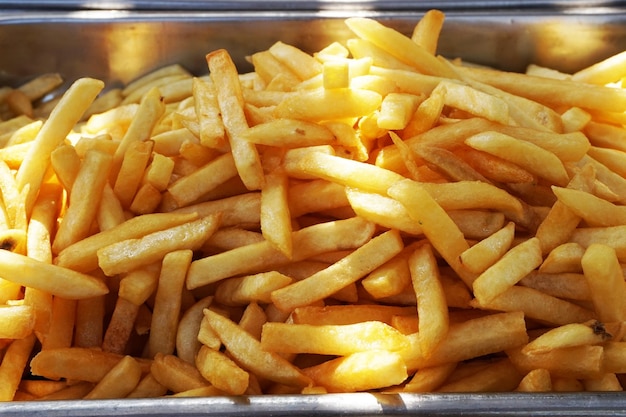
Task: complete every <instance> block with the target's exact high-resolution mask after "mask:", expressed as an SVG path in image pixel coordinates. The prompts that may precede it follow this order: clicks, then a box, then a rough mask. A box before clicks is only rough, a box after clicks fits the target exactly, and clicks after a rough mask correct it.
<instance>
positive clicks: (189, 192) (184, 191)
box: [167, 153, 237, 207]
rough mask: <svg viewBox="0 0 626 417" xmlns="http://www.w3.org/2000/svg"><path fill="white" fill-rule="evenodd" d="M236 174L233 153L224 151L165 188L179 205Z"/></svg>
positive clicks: (193, 199) (185, 203)
mask: <svg viewBox="0 0 626 417" xmlns="http://www.w3.org/2000/svg"><path fill="white" fill-rule="evenodd" d="M235 175H237V168H236V161H235V160H234V159H233V155H231V154H229V153H226V154H223V155H222V156H219V157H217V158H215V159H214V160H212V161H211V162H209V163H207V164H206V165H204V166H202V167H201V168H199V169H198V170H196V171H194V172H192V173H191V174H189V175H186V176H184V177H181V178H179V179H178V180H176V181H175V182H174V183H172V184H171V185H169V186H168V188H167V190H168V191H169V193H170V194H171V195H172V197H173V198H174V200H176V202H177V204H178V205H179V207H183V206H186V205H189V204H191V203H193V202H195V201H196V200H198V199H199V198H200V197H202V196H203V195H204V194H206V193H208V192H209V191H211V190H212V189H214V188H215V187H217V186H218V185H219V184H222V183H224V182H225V181H227V180H228V179H230V178H232V177H234V176H235Z"/></svg>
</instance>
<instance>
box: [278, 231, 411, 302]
mask: <svg viewBox="0 0 626 417" xmlns="http://www.w3.org/2000/svg"><path fill="white" fill-rule="evenodd" d="M402 248H403V243H402V240H401V239H400V234H399V233H398V232H397V231H393V230H391V231H388V232H385V233H384V234H382V235H380V236H378V237H375V238H373V239H372V240H370V241H369V242H367V243H365V244H364V245H363V246H361V247H360V248H358V249H356V250H355V251H354V252H352V253H351V254H349V255H347V256H346V257H344V258H342V259H341V260H340V261H338V262H337V263H335V264H332V265H331V266H329V267H328V268H326V269H324V270H322V271H320V272H318V273H316V274H314V275H312V276H310V277H309V278H307V279H304V280H302V281H298V282H295V283H293V284H290V285H288V286H286V287H284V288H281V289H278V290H275V291H273V292H272V301H273V302H274V304H275V305H276V306H277V307H278V308H279V309H281V310H283V311H291V310H293V309H294V308H296V307H299V306H302V305H306V304H310V303H312V302H315V301H319V300H322V299H324V298H326V297H328V296H330V295H332V294H334V293H335V292H337V291H339V290H341V289H342V288H344V287H346V286H348V285H350V284H352V283H354V282H356V281H357V280H358V279H360V278H362V277H363V276H365V275H366V274H368V273H369V272H371V271H373V270H374V269H375V268H377V267H378V266H380V265H382V264H383V263H385V262H386V261H388V260H389V259H391V258H392V257H393V256H394V255H397V254H398V253H399V252H400V251H401V250H402Z"/></svg>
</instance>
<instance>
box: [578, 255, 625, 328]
mask: <svg viewBox="0 0 626 417" xmlns="http://www.w3.org/2000/svg"><path fill="white" fill-rule="evenodd" d="M581 263H582V266H583V272H584V274H585V278H586V279H587V284H588V285H589V291H590V293H591V300H592V301H593V305H594V307H595V310H596V312H597V314H598V318H599V319H600V320H601V321H603V322H616V321H617V322H621V321H624V320H625V317H624V316H625V315H626V305H625V303H626V283H624V275H623V273H622V268H621V266H620V264H619V260H618V259H617V255H616V254H615V250H614V249H612V248H610V247H609V246H606V245H601V244H593V245H591V246H589V247H588V248H587V250H586V251H585V254H584V255H583V258H582V260H581Z"/></svg>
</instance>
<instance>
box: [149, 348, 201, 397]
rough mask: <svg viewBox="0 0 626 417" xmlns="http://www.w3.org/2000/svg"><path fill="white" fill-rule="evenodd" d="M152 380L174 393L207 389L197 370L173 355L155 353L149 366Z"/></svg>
mask: <svg viewBox="0 0 626 417" xmlns="http://www.w3.org/2000/svg"><path fill="white" fill-rule="evenodd" d="M150 373H151V374H152V376H153V377H154V379H155V380H156V381H157V382H158V383H159V384H161V385H162V386H164V387H166V389H167V390H168V391H172V392H174V393H178V392H184V391H187V390H192V389H197V388H204V387H209V386H210V385H211V384H210V383H209V382H208V381H207V380H206V379H204V377H203V376H202V374H200V371H198V368H196V367H195V366H194V365H193V364H191V363H188V362H185V361H183V360H182V359H180V358H178V357H177V356H174V355H164V354H162V353H157V354H156V356H155V357H154V360H153V361H152V365H151V366H150Z"/></svg>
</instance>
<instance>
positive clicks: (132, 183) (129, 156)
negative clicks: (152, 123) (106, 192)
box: [113, 141, 154, 208]
mask: <svg viewBox="0 0 626 417" xmlns="http://www.w3.org/2000/svg"><path fill="white" fill-rule="evenodd" d="M153 147H154V143H153V142H152V141H135V142H133V143H131V144H129V145H128V147H127V149H126V152H124V155H123V157H122V160H121V161H120V166H119V172H118V174H117V177H116V179H115V182H114V183H113V192H115V195H116V196H117V198H118V199H119V200H120V203H121V204H122V206H123V207H125V208H128V207H129V206H130V204H131V202H132V201H133V198H134V197H135V194H136V192H137V189H138V188H139V185H140V183H141V180H142V179H143V173H144V170H145V169H146V167H147V166H148V163H149V161H150V157H151V155H152V149H153Z"/></svg>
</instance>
